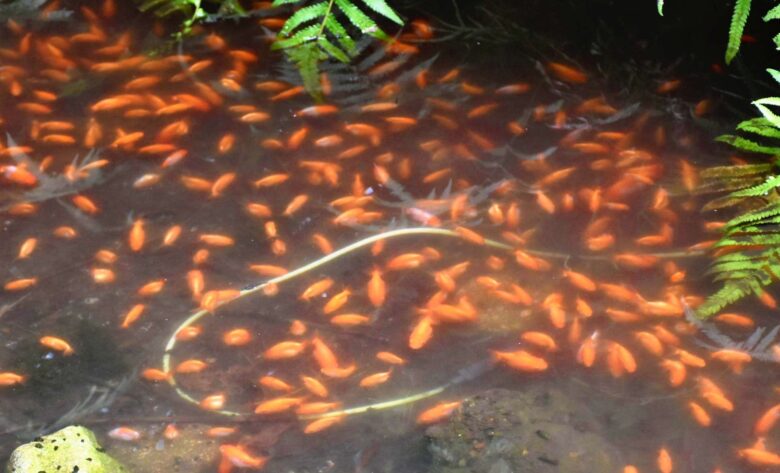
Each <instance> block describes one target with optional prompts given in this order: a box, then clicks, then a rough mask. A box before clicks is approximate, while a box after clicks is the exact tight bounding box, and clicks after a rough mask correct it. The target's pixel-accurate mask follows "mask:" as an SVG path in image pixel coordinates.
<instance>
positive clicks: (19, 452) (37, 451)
mask: <svg viewBox="0 0 780 473" xmlns="http://www.w3.org/2000/svg"><path fill="white" fill-rule="evenodd" d="M6 472H7V473H76V472H77V473H123V472H127V470H126V469H125V467H123V466H122V465H121V464H120V463H119V462H118V461H116V460H114V459H113V458H111V457H110V456H108V455H107V454H106V453H104V452H103V449H102V448H101V447H100V445H99V444H98V442H97V439H96V438H95V434H93V433H92V432H91V431H90V430H89V429H87V428H86V427H82V426H79V425H75V426H70V427H65V428H64V429H62V430H60V431H58V432H54V433H53V434H50V435H46V436H45V437H41V438H37V439H35V440H33V441H32V442H30V443H26V444H24V445H22V446H20V447H18V448H17V449H16V450H14V452H13V453H12V454H11V459H10V460H9V462H8V467H7V468H6Z"/></svg>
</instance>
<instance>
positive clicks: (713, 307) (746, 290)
mask: <svg viewBox="0 0 780 473" xmlns="http://www.w3.org/2000/svg"><path fill="white" fill-rule="evenodd" d="M761 288H762V286H761V283H759V282H758V281H756V280H754V279H740V280H738V281H735V282H731V281H730V282H728V283H726V284H724V285H723V287H722V288H721V289H720V290H719V291H718V292H716V293H715V294H712V295H711V296H710V297H708V298H707V300H706V301H705V302H704V304H702V305H700V306H699V307H697V308H696V312H697V314H698V315H699V317H703V318H707V317H712V316H713V315H715V314H717V313H718V312H720V311H721V310H722V309H723V308H724V307H726V306H728V305H731V304H733V303H735V302H737V301H738V300H740V299H742V298H744V297H746V296H749V295H751V294H756V293H757V292H759V291H761Z"/></svg>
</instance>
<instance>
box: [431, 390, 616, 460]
mask: <svg viewBox="0 0 780 473" xmlns="http://www.w3.org/2000/svg"><path fill="white" fill-rule="evenodd" d="M589 412H590V411H589V409H588V407H587V406H585V405H583V404H582V403H579V402H576V401H574V400H573V399H571V398H569V397H568V396H566V395H565V394H563V393H562V392H561V391H558V390H551V389H544V388H534V387H530V388H529V389H528V390H525V391H510V390H506V389H495V390H491V391H487V392H485V393H483V394H480V395H477V396H474V397H471V398H468V399H466V400H465V401H464V402H463V404H462V405H461V408H460V409H459V410H458V411H457V413H455V414H454V415H453V416H452V418H451V419H450V420H449V421H448V422H444V423H442V424H439V425H435V426H432V427H430V428H428V430H427V431H426V434H427V435H428V437H429V440H430V444H429V447H428V449H429V451H430V452H431V454H432V456H433V460H432V465H431V468H430V470H429V473H594V472H606V471H618V470H620V468H622V465H623V463H622V462H621V459H620V457H621V456H620V453H619V452H618V451H617V449H616V448H615V447H614V446H613V445H611V444H610V443H609V442H608V441H607V440H605V439H604V437H602V435H601V434H600V431H601V426H600V425H598V423H597V422H596V421H595V418H594V416H592V415H591V414H590V413H589Z"/></svg>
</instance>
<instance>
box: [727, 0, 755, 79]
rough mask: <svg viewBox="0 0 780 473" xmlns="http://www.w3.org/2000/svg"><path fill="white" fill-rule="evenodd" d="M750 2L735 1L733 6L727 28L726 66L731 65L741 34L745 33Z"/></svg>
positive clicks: (743, 0)
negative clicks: (729, 23) (729, 24)
mask: <svg viewBox="0 0 780 473" xmlns="http://www.w3.org/2000/svg"><path fill="white" fill-rule="evenodd" d="M750 2H751V0H737V3H736V4H735V5H734V13H733V14H732V16H731V26H730V27H729V42H728V45H727V46H726V64H731V61H732V59H734V57H735V56H736V55H737V53H738V52H739V45H740V43H741V42H742V32H743V31H745V24H746V23H747V19H748V15H750Z"/></svg>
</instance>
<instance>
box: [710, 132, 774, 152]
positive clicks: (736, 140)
mask: <svg viewBox="0 0 780 473" xmlns="http://www.w3.org/2000/svg"><path fill="white" fill-rule="evenodd" d="M715 140H716V141H720V142H721V143H727V144H730V145H731V146H733V147H735V148H737V149H740V150H742V151H747V152H749V153H761V154H771V155H780V148H778V147H776V146H764V145H762V144H759V143H756V142H755V141H751V140H748V139H746V138H742V137H741V136H734V135H721V136H719V137H717V138H715Z"/></svg>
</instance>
